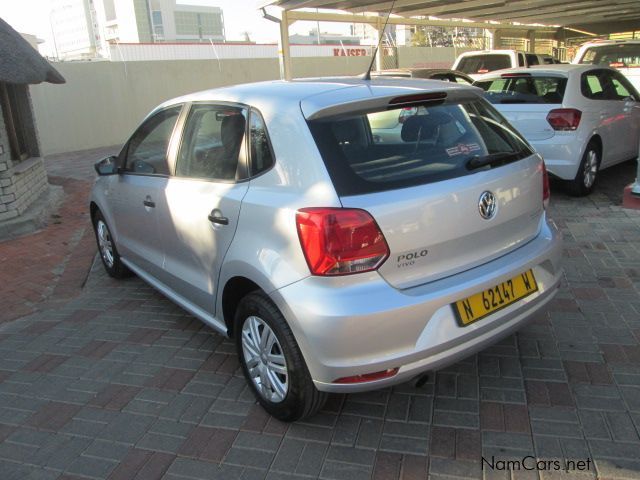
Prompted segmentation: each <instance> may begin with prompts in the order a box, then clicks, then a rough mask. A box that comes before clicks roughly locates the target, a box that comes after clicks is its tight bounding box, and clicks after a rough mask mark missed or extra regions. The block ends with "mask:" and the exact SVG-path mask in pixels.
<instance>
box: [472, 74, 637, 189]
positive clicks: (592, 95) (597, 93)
mask: <svg viewBox="0 0 640 480" xmlns="http://www.w3.org/2000/svg"><path fill="white" fill-rule="evenodd" d="M474 85H475V86H477V87H480V88H482V89H483V90H484V91H485V92H486V93H485V95H486V97H487V98H488V100H489V101H490V102H491V103H493V104H494V105H495V107H496V108H497V109H498V110H499V111H500V112H501V113H502V114H503V115H504V116H505V117H507V119H508V120H509V121H510V122H511V124H513V126H514V127H516V129H518V130H519V131H520V132H521V133H522V134H523V135H524V137H525V138H526V139H527V140H528V141H529V143H531V145H532V146H533V147H534V148H535V149H536V150H537V151H538V152H539V153H540V154H542V156H543V157H544V160H545V163H546V166H547V169H548V171H549V173H550V174H553V175H555V176H556V177H559V178H561V179H563V180H566V181H567V183H568V188H569V192H570V193H572V194H573V195H577V196H580V195H587V194H589V193H591V191H592V190H593V187H594V185H595V181H596V176H597V173H598V171H599V170H600V169H602V168H607V167H610V166H612V165H615V164H617V163H620V162H623V161H625V160H630V159H632V158H635V157H636V156H637V155H638V145H639V142H640V95H639V94H638V92H637V90H636V89H635V88H634V87H633V86H632V85H631V83H630V82H629V81H628V80H627V79H626V78H625V77H624V76H623V75H622V74H621V73H620V72H618V71H616V70H614V69H612V68H608V67H602V66H598V65H545V66H541V67H533V68H516V69H510V70H503V71H501V72H496V73H492V74H488V75H485V76H483V77H481V78H480V79H478V81H476V82H475V83H474Z"/></svg>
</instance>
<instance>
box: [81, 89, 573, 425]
mask: <svg viewBox="0 0 640 480" xmlns="http://www.w3.org/2000/svg"><path fill="white" fill-rule="evenodd" d="M481 94H482V92H481V91H480V90H479V89H476V88H473V87H466V86H461V85H456V84H451V83H445V82H439V81H432V80H415V79H411V80H403V79H386V78H380V79H374V80H361V79H344V78H341V79H323V80H300V81H292V82H266V83H257V84H249V85H240V86H234V87H230V88H222V89H216V90H209V91H205V92H200V93H195V94H192V95H187V96H184V97H180V98H176V99H174V100H171V101H168V102H166V103H164V104H162V105H160V106H159V107H158V108H156V109H155V110H154V111H153V112H152V113H151V114H150V115H149V116H148V117H147V118H146V119H145V120H144V121H143V123H142V124H141V125H140V127H139V128H138V129H137V130H136V131H135V133H134V134H133V135H132V137H131V138H130V139H129V140H128V141H127V143H126V144H125V146H124V148H123V149H122V151H121V152H120V154H119V155H118V156H117V157H116V156H114V157H109V158H106V159H104V160H102V161H100V162H99V163H98V164H96V170H97V172H98V174H99V176H98V179H97V181H96V183H95V185H94V187H93V191H92V195H91V203H90V209H91V218H92V220H93V225H94V228H95V233H96V239H97V242H98V247H99V251H100V254H101V257H102V261H103V263H104V267H105V268H106V270H107V272H108V273H109V274H110V275H111V276H113V277H116V278H121V277H124V276H126V275H128V274H130V273H131V272H134V273H135V274H137V275H138V276H139V277H141V278H142V279H143V280H145V281H147V282H148V283H150V284H151V285H152V286H153V287H155V288H156V289H158V290H159V291H160V292H162V293H163V294H164V295H166V296H167V297H169V298H170V299H171V300H173V301H174V302H175V303H177V304H178V305H180V306H181V307H183V308H184V309H186V310H187V311H189V312H190V313H192V314H193V315H195V316H196V317H198V318H199V319H201V320H202V321H203V322H205V323H206V324H207V325H209V326H211V327H212V328H213V329H215V330H217V331H218V332H220V333H222V334H224V335H227V336H229V337H231V338H234V340H235V343H236V346H237V351H238V357H239V360H240V364H241V366H242V370H243V372H244V375H245V377H246V379H247V381H248V383H249V385H250V387H251V389H252V390H253V392H254V393H255V395H256V397H257V399H258V401H259V402H260V403H261V404H262V406H263V407H264V408H265V409H266V410H267V411H268V412H269V413H271V414H272V415H274V416H275V417H277V418H279V419H281V420H285V421H292V420H296V419H300V418H303V417H306V416H309V415H312V414H313V413H315V412H316V411H317V410H318V409H320V408H321V407H322V405H323V403H324V400H325V398H326V396H327V393H328V392H343V393H346V392H359V391H364V390H371V389H376V388H381V387H387V386H389V385H394V384H397V383H400V382H407V381H410V380H412V379H414V378H416V377H418V376H420V375H422V374H424V372H426V371H431V370H434V369H438V368H440V367H443V366H445V365H448V364H451V363H453V362H455V361H457V360H459V359H462V358H464V357H467V356H469V355H471V354H473V353H475V352H477V351H479V350H481V349H483V348H485V347H486V346H488V345H490V344H492V343H494V342H496V341H497V340H498V339H500V338H502V337H504V336H506V335H508V334H510V333H512V332H513V331H514V330H516V329H517V328H518V327H520V326H521V325H523V324H524V323H525V322H526V321H527V320H528V319H530V318H531V317H532V316H534V315H535V314H536V313H539V312H540V311H541V310H542V309H543V308H544V307H545V306H546V305H547V304H548V303H549V301H550V300H551V299H552V298H553V296H554V295H555V293H556V291H557V288H558V284H559V282H560V278H561V275H562V270H561V267H560V265H559V262H560V257H561V239H560V235H559V233H558V231H557V229H556V227H555V226H554V225H553V223H552V222H550V221H549V220H548V219H547V216H546V213H545V206H546V203H547V201H548V198H549V186H548V181H547V175H546V171H545V167H544V163H543V161H542V158H541V157H540V156H539V155H537V154H536V153H534V152H533V151H532V149H531V147H530V146H529V145H528V144H527V143H526V141H525V140H523V139H522V137H521V136H520V134H519V133H518V132H517V131H515V130H514V129H513V128H512V127H511V126H510V125H509V124H508V123H507V122H506V121H505V120H504V118H503V117H502V116H501V115H500V114H499V113H498V112H497V111H496V110H495V109H494V108H493V107H492V106H491V105H490V104H489V103H488V102H486V101H485V100H484V99H483V98H482V97H481Z"/></svg>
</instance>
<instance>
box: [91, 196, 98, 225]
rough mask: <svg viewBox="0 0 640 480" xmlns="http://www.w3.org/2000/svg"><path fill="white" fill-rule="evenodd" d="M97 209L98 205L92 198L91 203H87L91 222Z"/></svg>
mask: <svg viewBox="0 0 640 480" xmlns="http://www.w3.org/2000/svg"><path fill="white" fill-rule="evenodd" d="M98 210H100V207H98V204H97V203H96V202H94V201H93V200H92V201H91V203H89V214H90V215H91V223H92V224H93V222H94V221H95V219H96V213H97V212H98Z"/></svg>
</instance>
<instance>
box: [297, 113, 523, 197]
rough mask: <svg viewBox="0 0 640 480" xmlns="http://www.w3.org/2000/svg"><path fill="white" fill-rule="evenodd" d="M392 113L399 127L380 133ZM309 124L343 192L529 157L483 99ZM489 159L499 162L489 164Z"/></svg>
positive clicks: (364, 190)
mask: <svg viewBox="0 0 640 480" xmlns="http://www.w3.org/2000/svg"><path fill="white" fill-rule="evenodd" d="M390 116H393V117H395V119H396V125H397V126H396V127H393V128H387V129H380V128H376V127H377V126H380V125H388V124H389V123H390V122H389V117H390ZM309 127H310V129H311V133H312V135H313V137H314V139H315V142H316V145H317V146H318V149H319V151H320V154H321V155H322V158H323V159H324V161H325V164H326V165H327V169H328V171H329V174H330V176H331V178H332V181H333V183H334V186H335V188H336V190H337V192H338V194H339V195H357V194H361V193H370V192H376V191H384V190H391V189H397V188H405V187H410V186H414V185H422V184H427V183H432V182H438V181H443V180H448V179H452V178H457V177H462V176H465V175H471V174H474V173H476V172H477V171H480V170H484V169H488V168H493V166H497V165H498V164H501V165H502V164H505V163H509V162H512V161H517V160H519V159H521V158H525V157H527V156H529V155H531V153H532V151H531V148H530V147H529V146H528V144H527V143H526V141H524V140H523V139H522V137H520V135H519V134H518V133H517V132H516V131H515V130H514V129H513V127H511V126H510V125H509V124H508V123H507V121H506V120H505V119H504V118H503V117H502V116H501V115H500V114H499V113H498V112H497V111H496V110H495V109H493V108H492V107H491V106H490V105H488V104H486V103H485V102H484V101H481V100H470V101H467V102H463V103H454V104H439V105H433V104H431V105H430V104H416V105H414V106H413V107H408V106H405V107H403V108H393V109H389V110H386V109H385V110H383V111H379V110H378V111H370V112H365V113H361V112H358V113H355V114H353V115H341V116H338V117H331V118H326V119H318V120H313V121H311V122H309ZM381 139H384V140H381ZM490 158H493V159H495V160H496V162H497V163H492V162H485V161H484V160H489V159H490Z"/></svg>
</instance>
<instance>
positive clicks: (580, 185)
mask: <svg viewBox="0 0 640 480" xmlns="http://www.w3.org/2000/svg"><path fill="white" fill-rule="evenodd" d="M600 160H601V153H600V147H599V146H598V144H597V143H596V142H593V141H591V142H589V144H588V145H587V148H586V149H585V152H584V155H583V156H582V161H581V162H580V166H579V167H578V173H576V178H574V179H573V180H570V181H569V182H568V184H567V190H568V192H569V194H570V195H572V196H574V197H584V196H586V195H589V194H590V193H591V192H592V191H593V189H594V187H595V185H596V179H597V175H598V171H599V170H600Z"/></svg>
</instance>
